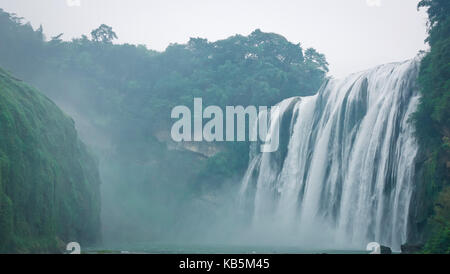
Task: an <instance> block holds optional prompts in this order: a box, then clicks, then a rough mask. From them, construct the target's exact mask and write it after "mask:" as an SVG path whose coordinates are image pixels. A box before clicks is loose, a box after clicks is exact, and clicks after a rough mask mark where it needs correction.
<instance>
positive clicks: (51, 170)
mask: <svg viewBox="0 0 450 274" xmlns="http://www.w3.org/2000/svg"><path fill="white" fill-rule="evenodd" d="M99 183H100V179H99V174H98V171H97V165H96V162H95V161H94V160H93V158H91V156H90V154H89V153H88V152H87V150H86V148H85V147H84V145H83V144H82V143H81V142H80V141H79V140H78V137H77V133H76V131H75V128H74V124H73V121H72V120H71V119H70V118H69V117H67V116H66V115H65V114H64V113H62V112H61V110H59V108H57V107H56V105H55V104H54V103H53V102H51V101H50V100H49V99H47V98H46V97H44V96H43V95H40V94H39V93H38V92H37V91H35V90H34V89H32V88H30V87H29V86H27V85H26V84H24V83H23V82H22V81H20V80H17V79H15V78H13V77H12V76H11V75H9V74H8V73H6V72H5V71H4V70H2V69H0V252H20V253H24V252H57V251H58V247H59V242H61V241H64V242H68V241H70V240H75V239H76V240H77V241H81V242H82V243H93V242H95V241H98V240H99V236H100V219H99V213H100V203H99Z"/></svg>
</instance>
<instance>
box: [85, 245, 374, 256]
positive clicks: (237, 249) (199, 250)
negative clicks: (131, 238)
mask: <svg viewBox="0 0 450 274" xmlns="http://www.w3.org/2000/svg"><path fill="white" fill-rule="evenodd" d="M82 251H83V252H85V253H113V254H117V253H123V254H127V253H131V254H367V253H369V252H368V251H365V250H333V249H305V248H301V247H289V246H244V245H242V246H238V245H174V244H144V243H143V244H133V245H111V246H100V247H89V248H86V249H83V248H82Z"/></svg>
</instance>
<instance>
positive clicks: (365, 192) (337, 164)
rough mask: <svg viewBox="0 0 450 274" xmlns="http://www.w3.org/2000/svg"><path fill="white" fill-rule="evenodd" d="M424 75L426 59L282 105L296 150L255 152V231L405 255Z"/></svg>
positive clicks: (247, 197)
mask: <svg viewBox="0 0 450 274" xmlns="http://www.w3.org/2000/svg"><path fill="white" fill-rule="evenodd" d="M418 66H419V60H418V58H416V59H414V60H410V61H406V62H403V63H393V64H386V65H382V66H379V67H376V68H374V69H372V70H368V71H365V72H361V73H356V74H352V75H350V76H349V77H347V78H345V79H342V80H334V79H333V80H330V81H328V83H326V84H325V85H324V86H323V87H322V89H321V90H320V91H319V92H318V94H317V95H315V96H311V97H302V98H296V99H293V98H290V99H287V100H285V101H283V102H281V103H280V105H282V106H285V107H283V108H281V109H282V112H281V115H282V117H283V118H282V119H284V120H285V121H283V125H284V126H283V127H282V128H281V133H280V134H281V135H286V134H289V135H288V136H287V140H288V142H286V144H285V147H280V149H279V151H278V152H275V153H259V152H258V151H256V149H257V148H258V146H256V145H252V149H251V150H252V152H251V157H250V158H251V159H250V163H249V167H248V170H247V172H246V174H245V176H244V178H243V180H242V187H241V201H244V202H243V203H242V204H243V205H244V206H245V207H246V210H248V211H249V212H250V214H251V216H252V227H253V229H255V230H257V229H261V228H263V227H272V228H273V230H272V231H277V232H276V233H287V234H290V235H293V236H294V237H296V238H298V239H299V241H300V242H301V241H302V240H303V241H304V242H308V243H309V244H312V245H314V244H315V243H316V244H317V245H318V246H319V245H323V242H324V241H329V243H328V244H329V245H330V246H334V247H337V246H338V247H339V248H359V249H363V248H365V246H366V245H367V243H369V242H371V241H377V242H379V243H381V244H384V245H387V246H390V247H392V248H393V249H394V250H399V249H400V245H401V244H403V243H404V242H405V241H406V237H407V232H408V210H409V206H410V200H411V195H412V192H413V189H414V184H413V176H414V172H415V171H414V162H415V156H416V153H417V150H418V147H417V144H416V141H415V138H414V136H413V133H414V129H413V126H412V125H411V123H409V121H408V118H409V117H410V115H411V114H412V113H413V112H414V111H415V109H416V106H417V103H418V99H419V96H418V92H417V88H416V85H415V81H416V78H417V72H418ZM288 106H289V107H288ZM286 119H287V120H288V121H286Z"/></svg>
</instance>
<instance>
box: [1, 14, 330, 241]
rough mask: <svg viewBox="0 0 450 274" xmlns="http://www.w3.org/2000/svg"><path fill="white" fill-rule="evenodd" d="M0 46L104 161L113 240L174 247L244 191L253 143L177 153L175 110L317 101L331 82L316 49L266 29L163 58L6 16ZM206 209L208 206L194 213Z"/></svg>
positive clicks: (107, 228) (10, 65) (110, 34)
mask: <svg viewBox="0 0 450 274" xmlns="http://www.w3.org/2000/svg"><path fill="white" fill-rule="evenodd" d="M0 36H1V37H2V38H3V39H2V42H1V43H0V66H2V67H4V68H5V69H8V70H10V71H11V72H13V73H14V74H15V75H16V76H17V77H19V78H21V79H23V80H25V81H27V82H28V83H30V84H32V85H34V86H36V87H37V88H39V89H40V90H41V91H42V92H44V93H45V94H46V95H47V96H49V97H50V98H51V99H52V100H54V101H55V102H56V103H57V104H58V105H59V106H60V107H62V108H63V110H64V111H66V112H67V113H68V114H69V115H71V116H72V117H74V119H75V121H76V127H77V129H78V130H79V132H80V135H81V137H82V139H83V140H84V141H85V142H86V143H87V144H88V145H90V146H91V147H92V149H93V150H94V151H95V152H96V154H97V155H98V157H99V159H100V173H101V176H102V181H103V184H102V189H103V191H102V203H103V205H104V206H103V209H102V214H103V227H104V234H105V235H104V238H105V239H106V241H107V240H108V239H114V240H115V241H120V240H123V241H133V240H139V241H143V240H151V239H154V238H157V239H164V238H165V237H167V238H170V239H173V236H167V234H170V235H178V233H177V232H176V231H178V230H181V229H182V228H183V222H184V220H183V218H185V217H184V216H185V213H186V212H194V211H195V212H197V214H198V215H199V216H200V217H199V218H202V219H205V217H204V216H205V215H206V216H212V215H214V213H212V212H208V213H205V212H203V210H208V209H209V208H211V207H214V204H217V203H218V201H217V200H215V199H216V198H205V196H207V197H210V196H211V195H210V194H211V193H220V192H221V191H222V188H223V184H224V183H227V184H232V185H237V184H239V181H240V178H241V177H242V175H243V172H244V171H245V169H246V167H247V164H248V154H249V150H248V148H249V146H248V143H245V142H239V143H227V144H209V145H208V144H197V145H194V148H187V149H186V148H183V147H181V148H180V147H175V148H174V147H173V144H170V141H169V139H170V136H169V132H170V127H171V124H172V123H173V121H172V120H171V119H170V112H171V109H172V107H174V106H177V105H186V106H189V107H191V106H192V104H193V98H194V97H202V98H203V104H204V105H205V106H206V105H218V106H220V107H224V106H226V105H243V106H247V105H250V104H251V105H264V106H272V105H274V104H276V103H278V102H280V101H281V100H282V99H284V98H287V97H291V96H300V95H311V94H314V93H315V92H316V91H317V90H318V88H319V87H320V85H321V84H322V82H323V80H324V78H325V76H326V73H327V71H328V63H327V61H326V59H325V56H324V55H322V54H320V53H318V52H317V51H316V50H314V49H312V48H310V49H303V48H302V47H301V46H300V45H299V44H293V43H290V42H289V41H287V40H286V39H285V38H284V37H282V36H280V35H277V34H273V33H264V32H262V31H260V30H255V31H254V32H252V33H251V34H250V35H249V36H242V35H235V36H233V37H230V38H228V39H225V40H220V41H217V42H209V41H207V40H206V39H202V38H192V39H190V40H189V41H188V42H187V43H186V44H172V45H170V46H169V47H167V49H166V50H165V51H164V52H156V51H152V50H148V49H147V48H146V47H145V46H142V45H138V46H136V45H129V44H122V45H119V44H114V43H113V42H114V39H115V38H117V35H116V33H114V31H113V29H112V28H111V27H109V26H106V25H101V26H100V27H99V28H97V29H95V30H93V31H92V32H91V33H90V34H89V35H86V36H82V37H80V38H76V39H73V40H71V41H63V40H62V38H63V34H60V35H57V36H55V37H49V38H46V37H45V36H44V34H43V29H42V27H40V28H38V29H36V30H34V29H33V28H32V27H31V25H30V24H29V23H26V22H24V19H22V18H19V17H17V16H16V15H14V14H8V13H6V12H4V11H0ZM203 147H206V148H203ZM202 151H212V153H206V155H205V153H203V152H202ZM174 170H176V171H178V172H173V171H174ZM211 199H212V200H211ZM196 200H199V201H202V202H199V203H204V205H201V206H200V208H199V207H198V205H190V204H191V203H192V202H191V201H196ZM210 200H211V201H210ZM125 201H126V202H125ZM205 201H206V202H205ZM188 204H189V205H188ZM161 212H164V213H161ZM167 212H169V213H167ZM202 212H203V213H202ZM202 216H203V217H202ZM189 222H191V221H189ZM149 227H152V233H148V228H149ZM171 230H174V231H173V232H172V231H171ZM184 230H185V229H184ZM121 231H129V232H130V233H127V234H126V235H124V233H120V232H121ZM116 232H117V233H116ZM124 237H125V238H124ZM148 237H150V238H148ZM180 237H181V236H180Z"/></svg>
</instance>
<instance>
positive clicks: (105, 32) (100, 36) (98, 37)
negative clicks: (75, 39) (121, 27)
mask: <svg viewBox="0 0 450 274" xmlns="http://www.w3.org/2000/svg"><path fill="white" fill-rule="evenodd" d="M91 37H92V40H93V41H95V42H102V43H112V41H113V40H114V39H117V35H116V33H115V32H114V31H113V29H112V27H110V26H107V25H105V24H102V25H101V26H100V27H98V28H97V29H95V30H93V31H92V32H91Z"/></svg>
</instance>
